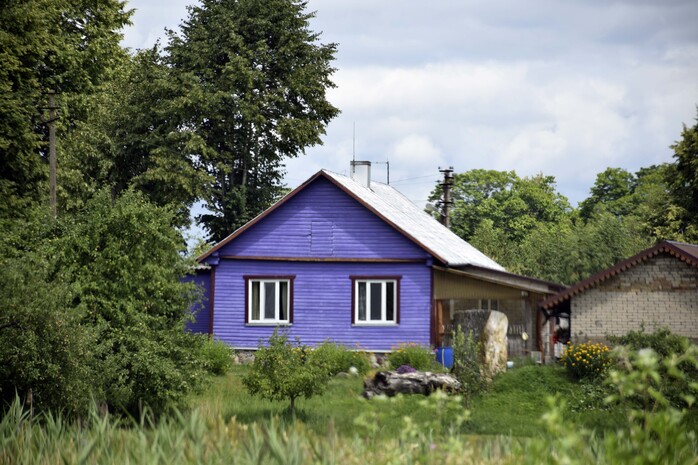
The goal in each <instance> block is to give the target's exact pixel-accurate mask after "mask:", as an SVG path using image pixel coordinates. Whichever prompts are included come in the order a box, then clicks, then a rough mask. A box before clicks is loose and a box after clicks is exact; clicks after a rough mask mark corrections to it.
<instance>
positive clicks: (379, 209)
mask: <svg viewBox="0 0 698 465" xmlns="http://www.w3.org/2000/svg"><path fill="white" fill-rule="evenodd" d="M319 177H323V178H325V179H327V180H329V181H330V182H332V183H333V184H335V185H336V186H337V187H339V188H340V189H341V190H343V191H344V192H346V193H347V194H348V195H349V196H351V197H353V198H354V199H355V200H357V201H358V202H359V203H361V204H362V205H364V206H365V207H366V208H367V209H369V210H370V211H372V212H373V213H374V214H376V215H377V216H378V217H379V218H381V219H383V221H385V222H386V223H388V224H389V225H391V226H392V227H393V228H395V229H396V230H397V231H399V232H400V233H402V234H403V235H405V236H406V237H407V238H408V239H410V240H412V241H413V242H415V243H416V244H417V245H419V246H420V247H421V248H423V249H424V250H425V251H427V252H428V253H429V254H431V255H432V256H433V257H434V258H435V259H437V260H439V261H440V262H442V263H443V264H444V265H447V266H465V265H474V266H478V267H482V268H488V269H491V270H499V271H506V270H505V269H504V268H503V267H502V266H501V265H499V264H498V263H497V262H495V261H494V260H492V259H491V258H489V257H487V256H486V255H485V254H483V253H482V252H480V251H479V250H477V249H476V248H475V247H473V246H472V245H470V244H468V243H467V242H465V241H464V240H463V239H461V238H460V237H458V236H456V235H455V234H454V233H452V232H451V231H450V230H449V229H448V228H446V227H445V226H443V225H442V224H441V223H439V222H438V221H436V220H435V219H434V218H433V217H432V216H430V215H428V214H427V213H426V212H424V211H423V210H422V209H421V208H419V207H417V205H415V204H414V203H412V202H411V201H410V200H409V199H408V198H407V197H405V196H404V195H402V194H401V193H400V192H399V191H397V190H396V189H395V188H393V187H391V186H389V185H386V184H383V183H380V182H376V181H372V182H371V188H368V187H364V186H363V185H361V184H360V183H359V182H357V181H354V180H353V179H351V178H349V177H347V176H343V175H341V174H337V173H333V172H332V171H328V170H321V171H318V172H317V173H315V174H314V175H313V176H312V177H311V178H310V179H308V180H307V181H305V182H304V183H303V184H301V185H300V186H298V187H297V188H295V189H294V190H293V191H291V192H290V193H289V194H287V195H286V196H285V197H284V198H282V199H281V200H279V201H278V202H277V203H275V204H274V205H272V206H271V207H270V208H268V209H267V210H265V211H264V212H262V213H261V214H260V215H259V216H257V217H256V218H254V219H253V220H252V221H250V222H249V223H247V224H246V225H244V226H243V227H241V228H240V229H238V230H237V231H235V232H233V233H232V234H231V235H230V236H228V237H226V238H225V239H223V240H222V241H221V242H219V243H218V244H216V245H215V246H214V247H213V248H211V249H210V250H209V251H208V252H206V253H204V254H203V255H201V256H200V257H199V258H198V259H197V261H199V262H201V261H202V260H204V259H206V257H208V256H210V255H211V254H213V253H214V252H216V251H217V250H219V249H220V248H222V247H223V246H224V245H225V244H227V243H229V242H230V241H232V240H233V239H235V238H236V237H237V236H239V235H240V234H242V233H243V232H245V231H246V230H247V229H249V228H250V227H252V226H254V225H255V224H256V223H257V222H258V221H260V220H262V219H263V218H264V217H265V216H266V215H268V214H270V213H271V212H273V211H274V210H275V209H276V208H278V207H279V206H281V205H283V204H284V203H285V202H287V201H288V200H290V199H291V198H293V197H294V196H295V195H296V194H297V193H298V192H300V191H302V190H303V189H304V188H305V187H306V186H308V185H309V184H311V183H313V182H314V181H315V180H316V179H317V178H319Z"/></svg>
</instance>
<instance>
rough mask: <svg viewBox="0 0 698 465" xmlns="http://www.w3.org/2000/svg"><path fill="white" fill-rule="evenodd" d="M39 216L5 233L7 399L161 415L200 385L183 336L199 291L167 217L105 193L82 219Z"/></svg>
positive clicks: (198, 368)
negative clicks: (185, 278) (187, 279)
mask: <svg viewBox="0 0 698 465" xmlns="http://www.w3.org/2000/svg"><path fill="white" fill-rule="evenodd" d="M38 212H39V210H38V209H37V210H36V211H28V212H27V213H26V219H23V220H21V221H20V220H14V221H11V222H2V221H0V232H2V234H3V237H4V238H5V239H6V240H5V241H3V242H2V243H1V244H0V257H2V258H0V278H1V279H0V362H1V363H0V365H1V367H0V374H1V376H0V389H1V391H0V395H1V396H2V399H3V400H5V401H7V400H10V398H11V397H12V396H14V395H15V392H17V393H18V394H19V395H20V396H21V398H22V399H27V398H29V394H30V393H31V397H32V398H33V404H34V406H35V407H36V408H39V409H49V410H54V411H56V410H62V411H65V412H66V413H68V414H80V413H81V412H84V411H85V410H86V408H87V407H88V406H89V403H90V400H91V398H94V399H95V400H96V401H97V402H99V403H103V404H106V405H107V406H108V407H109V408H110V409H111V410H112V411H119V412H128V413H131V414H137V413H138V412H139V411H140V410H141V409H142V408H143V407H145V406H148V408H149V409H150V410H151V411H152V412H153V413H155V414H159V413H161V412H163V411H164V410H166V409H168V408H170V407H172V406H176V405H178V404H181V403H182V402H183V401H184V400H185V398H186V396H187V395H188V393H190V392H191V391H192V390H193V389H195V388H196V387H198V386H199V385H200V381H201V379H202V376H203V374H204V373H203V370H202V366H203V365H204V364H203V363H202V355H201V353H202V351H201V344H202V340H201V339H200V338H198V337H195V336H194V335H191V334H188V333H186V332H185V331H184V323H185V319H186V318H187V315H188V313H189V306H190V302H192V301H193V300H194V297H195V293H196V290H195V288H194V286H192V285H190V284H181V283H180V281H179V278H180V276H182V275H184V273H185V272H186V271H187V270H188V263H187V262H186V261H185V260H184V259H183V258H182V255H181V254H180V250H181V249H183V247H184V242H183V241H182V239H181V235H180V234H179V232H178V231H176V230H175V229H173V228H172V227H171V226H170V221H171V213H170V211H169V210H167V209H163V208H157V207H154V206H153V205H152V204H150V203H149V202H148V201H146V200H145V198H144V197H143V195H141V194H137V193H134V192H132V191H127V192H125V193H124V195H122V196H121V197H118V198H115V199H113V198H112V196H111V193H110V192H109V190H106V189H105V190H102V191H100V192H99V193H98V194H97V195H95V197H94V198H93V199H91V200H90V201H89V202H88V203H87V204H86V206H85V208H84V210H83V211H82V212H81V213H80V214H79V215H76V216H65V217H62V218H60V219H59V220H58V221H55V222H54V221H50V220H48V218H47V217H46V216H44V215H42V214H40V213H38Z"/></svg>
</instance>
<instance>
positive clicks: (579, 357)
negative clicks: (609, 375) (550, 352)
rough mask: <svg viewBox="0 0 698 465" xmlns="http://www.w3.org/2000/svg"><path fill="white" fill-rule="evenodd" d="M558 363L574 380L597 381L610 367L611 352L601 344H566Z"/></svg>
mask: <svg viewBox="0 0 698 465" xmlns="http://www.w3.org/2000/svg"><path fill="white" fill-rule="evenodd" d="M560 363H562V366H564V367H565V368H566V369H567V372H568V373H569V374H570V375H571V376H572V377H573V378H574V379H578V380H579V379H590V380H593V379H599V378H603V377H604V376H605V375H606V372H607V371H608V369H609V367H610V366H611V352H610V350H609V348H608V347H607V346H606V345H605V344H602V343H600V342H599V343H596V344H592V343H591V342H586V343H580V344H572V343H570V342H568V343H567V347H566V349H565V352H564V353H563V354H562V357H561V358H560Z"/></svg>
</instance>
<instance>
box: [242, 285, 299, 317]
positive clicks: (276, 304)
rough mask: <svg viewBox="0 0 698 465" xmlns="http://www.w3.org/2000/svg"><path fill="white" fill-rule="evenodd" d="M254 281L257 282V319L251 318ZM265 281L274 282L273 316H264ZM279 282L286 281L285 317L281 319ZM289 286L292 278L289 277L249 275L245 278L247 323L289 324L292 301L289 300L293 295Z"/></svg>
mask: <svg viewBox="0 0 698 465" xmlns="http://www.w3.org/2000/svg"><path fill="white" fill-rule="evenodd" d="M254 283H259V289H260V291H259V319H256V320H255V319H253V318H252V315H253V308H252V300H253V295H252V287H253V285H254ZM267 283H273V284H274V318H266V317H265V312H264V309H265V305H266V292H264V290H263V289H264V285H265V284H267ZM281 283H286V318H285V319H281V317H280V315H281V292H282V291H281ZM291 286H293V280H292V279H290V278H261V277H260V278H258V277H251V278H247V324H250V325H279V324H283V325H288V324H291V312H292V306H293V303H292V302H291V297H292V295H293V293H292V291H291Z"/></svg>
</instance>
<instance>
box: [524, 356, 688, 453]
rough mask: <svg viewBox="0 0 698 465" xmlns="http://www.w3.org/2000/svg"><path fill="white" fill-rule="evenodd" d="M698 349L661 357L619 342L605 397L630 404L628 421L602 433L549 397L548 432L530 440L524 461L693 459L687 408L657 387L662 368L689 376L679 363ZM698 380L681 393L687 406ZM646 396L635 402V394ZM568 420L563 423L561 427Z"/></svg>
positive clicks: (676, 375) (685, 363)
mask: <svg viewBox="0 0 698 465" xmlns="http://www.w3.org/2000/svg"><path fill="white" fill-rule="evenodd" d="M697 356H698V351H697V350H696V347H695V346H689V347H687V348H686V349H685V350H683V351H682V352H681V353H679V354H673V356H672V357H669V358H665V359H661V358H660V357H659V355H658V354H657V353H656V352H655V351H654V350H653V349H650V348H645V349H641V350H639V351H631V350H628V348H627V347H621V348H619V349H617V350H615V351H614V357H615V358H616V359H618V360H619V368H618V369H613V370H611V371H610V372H609V376H608V378H607V382H608V384H609V385H610V386H611V388H612V389H613V391H614V394H613V395H611V396H610V397H609V398H608V400H607V402H609V403H620V404H622V405H625V406H627V407H628V409H627V415H628V422H627V424H625V425H623V427H622V429H618V430H616V431H615V432H613V434H610V433H609V434H606V435H605V437H604V438H601V437H599V436H598V435H597V434H596V433H595V432H593V431H589V430H587V429H585V428H580V427H578V425H575V424H570V422H569V421H568V419H567V418H566V417H565V413H564V411H565V407H566V402H565V400H564V399H561V398H552V397H551V398H549V399H548V401H549V405H550V409H549V411H548V412H547V413H546V414H545V415H544V416H543V420H544V422H545V425H546V427H547V429H548V431H549V433H550V434H549V435H547V437H544V438H538V439H534V440H533V441H531V442H529V443H527V444H526V451H525V453H522V454H521V458H522V459H523V460H522V463H525V464H539V463H554V464H562V463H564V464H570V465H576V464H580V465H581V464H587V463H612V464H632V465H650V464H686V465H688V464H691V465H693V464H695V463H696V454H697V453H698V439H697V438H696V433H695V431H691V430H688V428H687V427H686V424H685V418H686V413H687V411H686V409H678V408H676V407H675V406H672V405H671V403H670V402H669V399H667V398H666V397H665V396H664V395H663V393H662V392H661V391H660V390H658V389H657V387H658V384H659V382H660V380H661V378H662V376H663V375H662V374H663V373H666V376H669V377H671V378H674V379H676V380H680V379H685V378H686V373H685V372H684V371H682V370H681V369H680V367H681V366H696V365H698V359H697V358H696V357H697ZM697 390H698V385H696V384H695V383H694V384H693V385H687V386H686V390H685V391H683V393H682V395H683V396H684V397H685V398H686V399H687V401H688V404H689V406H690V405H691V404H692V403H693V401H694V400H695V394H696V391H697ZM638 397H639V398H640V399H642V401H641V403H640V404H638V403H637V398H638ZM561 425H564V427H561Z"/></svg>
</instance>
